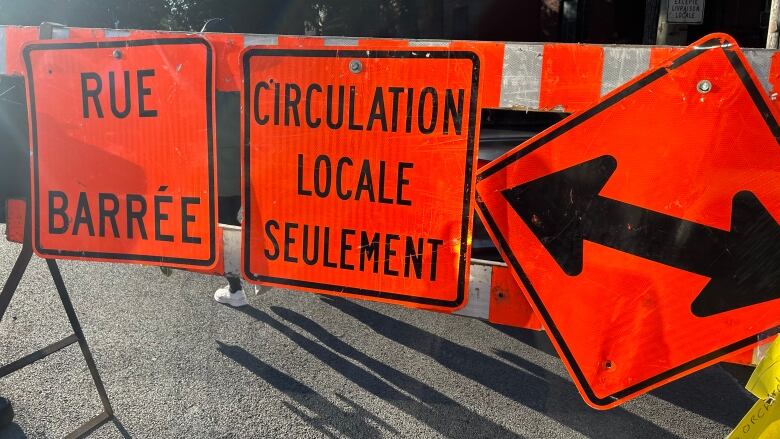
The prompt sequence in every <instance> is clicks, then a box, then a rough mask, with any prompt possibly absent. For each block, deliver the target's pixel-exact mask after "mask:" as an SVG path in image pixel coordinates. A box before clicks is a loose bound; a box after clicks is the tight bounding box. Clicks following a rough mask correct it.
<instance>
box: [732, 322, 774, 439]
mask: <svg viewBox="0 0 780 439" xmlns="http://www.w3.org/2000/svg"><path fill="white" fill-rule="evenodd" d="M745 388H747V389H748V391H750V393H752V394H754V395H756V396H757V397H758V401H756V404H755V405H753V407H752V408H751V409H750V411H748V412H747V414H746V415H745V417H744V418H742V420H741V421H740V422H739V425H737V427H736V428H735V429H734V431H732V432H731V434H730V435H729V436H728V439H759V438H760V439H777V438H780V402H778V399H779V398H780V337H779V338H777V339H776V340H775V341H774V342H773V343H772V346H771V347H770V348H769V350H768V351H767V353H766V356H765V357H764V359H763V360H761V362H760V363H759V364H758V366H757V367H756V370H755V371H754V372H753V375H751V376H750V379H749V380H748V383H747V386H745Z"/></svg>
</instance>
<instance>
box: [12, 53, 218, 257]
mask: <svg viewBox="0 0 780 439" xmlns="http://www.w3.org/2000/svg"><path fill="white" fill-rule="evenodd" d="M24 60H25V63H26V68H27V85H28V90H27V93H28V102H29V103H30V105H29V112H30V114H29V116H30V139H31V150H32V173H31V178H32V201H33V203H32V220H33V221H32V226H33V244H34V250H35V252H36V253H37V254H38V255H40V256H41V257H56V258H77V259H86V260H99V261H124V262H137V263H148V264H158V265H168V266H174V267H181V268H187V267H191V268H200V269H204V268H210V267H212V266H213V265H214V264H215V259H216V252H215V234H216V220H215V199H214V197H215V194H216V176H215V172H214V141H213V140H214V139H213V137H214V132H213V114H214V112H213V90H212V78H213V63H212V50H211V47H210V46H209V45H208V43H207V42H206V41H205V40H202V39H199V38H170V39H159V40H127V41H117V40H110V41H100V42H79V43H36V44H31V45H28V46H26V47H25V49H24Z"/></svg>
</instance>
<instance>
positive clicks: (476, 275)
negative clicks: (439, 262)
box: [454, 264, 493, 320]
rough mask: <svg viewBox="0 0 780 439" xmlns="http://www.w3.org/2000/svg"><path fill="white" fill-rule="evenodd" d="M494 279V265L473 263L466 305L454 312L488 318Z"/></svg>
mask: <svg viewBox="0 0 780 439" xmlns="http://www.w3.org/2000/svg"><path fill="white" fill-rule="evenodd" d="M492 281H493V267H491V266H488V265H474V264H472V265H471V270H470V274H469V294H468V297H466V300H467V303H466V306H465V307H463V308H461V309H460V310H458V311H455V312H454V314H457V315H460V316H467V317H475V318H478V319H483V320H487V319H488V315H489V313H490V285H491V283H492Z"/></svg>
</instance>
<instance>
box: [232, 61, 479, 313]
mask: <svg viewBox="0 0 780 439" xmlns="http://www.w3.org/2000/svg"><path fill="white" fill-rule="evenodd" d="M361 49H362V50H324V49H322V50H310V49H307V50H296V49H278V48H277V49H266V48H250V49H248V50H246V51H245V52H244V54H243V57H242V63H243V75H244V78H243V100H244V105H243V111H244V112H243V136H244V156H243V160H244V162H243V166H244V209H245V221H244V223H245V225H246V226H245V227H244V236H243V263H242V266H243V272H244V276H245V277H246V278H247V279H249V280H250V281H253V282H258V283H264V284H269V285H276V286H286V287H295V288H301V289H304V290H309V291H314V292H321V293H326V294H344V295H348V296H352V297H360V298H367V299H374V300H381V301H389V302H394V303H402V304H407V305H410V306H418V307H426V308H438V309H442V310H445V309H446V310H451V309H455V308H457V307H460V306H462V305H463V304H464V296H465V292H466V291H467V285H466V283H467V279H468V273H467V271H468V258H469V237H470V234H471V219H472V207H473V206H472V200H473V193H472V188H473V179H474V164H475V157H476V147H475V139H476V136H477V116H478V106H477V89H478V81H477V79H478V75H479V58H478V57H477V55H475V54H474V53H472V52H468V51H448V50H435V49H430V50H429V49H422V48H421V49H419V50H414V51H411V50H386V49H384V50H382V49H380V50H373V48H370V47H366V48H361Z"/></svg>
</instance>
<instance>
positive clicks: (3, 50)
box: [0, 26, 8, 75]
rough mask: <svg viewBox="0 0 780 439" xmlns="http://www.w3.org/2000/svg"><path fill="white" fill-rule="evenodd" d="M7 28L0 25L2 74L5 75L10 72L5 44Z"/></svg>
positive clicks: (0, 73) (0, 67) (0, 72)
mask: <svg viewBox="0 0 780 439" xmlns="http://www.w3.org/2000/svg"><path fill="white" fill-rule="evenodd" d="M5 29H6V27H5V26H0V75H5V74H6V73H7V72H8V71H7V70H6V65H5V54H6V53H7V52H6V44H5Z"/></svg>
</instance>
